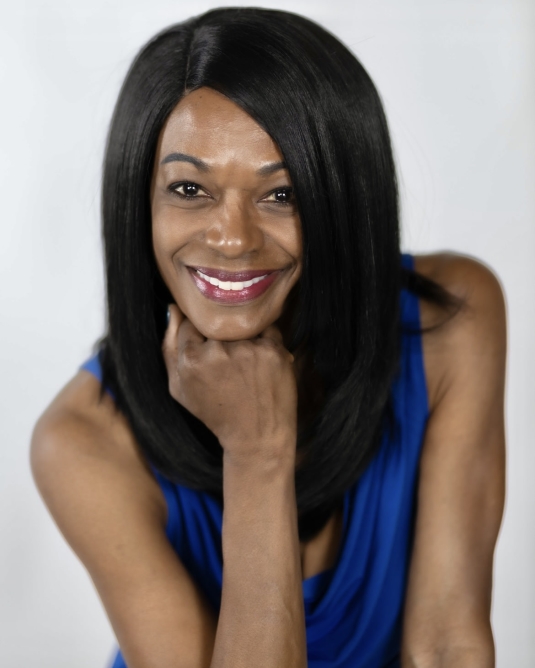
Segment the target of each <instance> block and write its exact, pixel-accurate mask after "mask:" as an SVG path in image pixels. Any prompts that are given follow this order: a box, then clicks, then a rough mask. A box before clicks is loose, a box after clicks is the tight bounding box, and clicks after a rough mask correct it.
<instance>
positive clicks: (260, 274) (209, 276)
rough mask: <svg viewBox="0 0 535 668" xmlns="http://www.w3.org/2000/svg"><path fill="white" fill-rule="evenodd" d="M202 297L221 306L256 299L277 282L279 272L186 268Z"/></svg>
mask: <svg viewBox="0 0 535 668" xmlns="http://www.w3.org/2000/svg"><path fill="white" fill-rule="evenodd" d="M188 270H189V272H190V275H191V277H192V279H193V281H194V283H195V285H196V286H197V288H198V289H199V291H200V292H201V294H202V295H203V296H204V297H207V298H208V299H211V300H212V301H216V302H219V303H223V304H238V303H242V302H248V301H251V300H252V299H257V298H258V297H260V295H262V294H263V293H264V292H266V290H267V289H268V288H269V287H270V286H271V285H272V284H273V283H274V282H275V281H276V280H277V278H278V277H279V275H280V273H281V271H280V270H272V269H269V270H256V271H241V272H227V271H221V270H218V269H207V268H205V267H188Z"/></svg>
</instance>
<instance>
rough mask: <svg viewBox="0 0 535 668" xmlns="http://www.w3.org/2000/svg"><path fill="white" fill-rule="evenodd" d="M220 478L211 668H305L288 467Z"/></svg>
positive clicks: (237, 468) (229, 469) (254, 467)
mask: <svg viewBox="0 0 535 668" xmlns="http://www.w3.org/2000/svg"><path fill="white" fill-rule="evenodd" d="M223 471H224V474H223V481H224V483H223V485H224V514H223V560H224V570H223V591H222V600H221V610H220V615H219V621H218V627H217V634H216V641H215V647H214V654H213V658H212V664H211V666H212V668H227V667H229V668H230V667H231V668H240V667H244V668H245V667H246V668H250V666H251V665H254V666H255V667H256V668H272V667H273V668H286V667H288V668H305V667H306V665H307V660H306V633H305V620H304V608H303V595H302V573H301V564H300V551H299V538H298V530H297V509H296V501H295V484H294V464H292V462H287V463H284V464H283V463H279V464H273V465H269V466H268V465H260V464H257V463H248V464H244V463H240V464H236V463H235V462H231V461H228V460H225V464H224V469H223Z"/></svg>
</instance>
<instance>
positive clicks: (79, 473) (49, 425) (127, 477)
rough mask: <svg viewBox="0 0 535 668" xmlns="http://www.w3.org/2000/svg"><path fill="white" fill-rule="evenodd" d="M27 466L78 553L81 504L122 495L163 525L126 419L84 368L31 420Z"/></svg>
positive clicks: (114, 501) (161, 507) (113, 502)
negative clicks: (133, 493) (39, 414)
mask: <svg viewBox="0 0 535 668" xmlns="http://www.w3.org/2000/svg"><path fill="white" fill-rule="evenodd" d="M31 465H32V472H33V475H34V479H35V482H36V484H37V486H38V488H39V491H40V492H41V495H42V497H43V499H44V501H45V503H46V505H47V506H48V508H49V510H50V512H51V514H52V516H53V517H54V519H55V521H56V523H57V524H58V525H59V528H60V529H61V530H62V532H63V533H64V535H65V537H66V538H67V540H68V541H69V542H70V543H71V546H72V547H73V549H74V550H75V551H77V552H79V551H82V552H83V551H84V544H83V537H82V536H78V529H77V527H79V526H80V522H79V519H80V517H81V516H82V515H83V514H84V513H85V512H87V510H86V507H87V506H92V507H93V509H95V507H96V506H97V505H100V506H101V507H102V509H103V510H104V509H105V508H106V506H109V507H110V508H113V507H117V505H118V499H119V498H120V497H125V495H126V496H128V497H130V498H132V500H133V499H136V501H135V502H134V503H135V504H139V506H140V507H139V508H138V511H140V512H144V513H147V514H148V515H150V516H152V518H153V519H156V520H158V521H159V522H160V523H161V524H162V525H163V524H164V523H165V512H166V511H165V504H164V500H163V497H162V494H161V491H160V489H159V487H158V484H157V482H156V481H155V479H154V477H153V476H152V473H151V472H150V470H149V468H148V467H147V464H146V463H145V461H144V459H143V457H142V455H141V453H140V452H139V449H138V446H137V444H136V441H135V438H134V436H133V434H132V431H131V429H130V427H129V425H128V423H127V421H126V419H125V418H124V416H123V415H122V414H121V413H120V412H118V411H117V410H116V408H115V405H114V403H113V400H112V399H111V398H110V397H109V396H108V395H107V394H105V395H103V396H102V397H101V396H100V383H99V382H98V381H97V380H96V378H94V377H93V376H92V375H91V374H89V373H88V372H86V371H80V372H78V373H77V374H76V376H74V378H73V379H72V380H71V381H70V382H69V383H67V385H66V386H65V387H64V388H63V389H62V390H61V391H60V392H59V394H58V395H57V396H56V397H55V399H54V400H53V401H52V403H51V404H50V406H49V407H48V408H47V409H46V410H45V411H44V413H43V414H42V415H41V417H40V418H39V420H38V421H37V424H36V425H35V428H34V431H33V435H32V443H31ZM133 490H136V494H135V495H131V494H129V492H130V491H133ZM80 556H82V557H83V555H80Z"/></svg>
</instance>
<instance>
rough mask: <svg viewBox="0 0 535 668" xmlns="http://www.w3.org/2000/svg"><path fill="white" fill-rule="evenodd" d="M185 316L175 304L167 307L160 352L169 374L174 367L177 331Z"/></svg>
mask: <svg viewBox="0 0 535 668" xmlns="http://www.w3.org/2000/svg"><path fill="white" fill-rule="evenodd" d="M184 319H185V316H184V314H183V313H182V311H181V310H180V309H179V308H178V306H177V305H176V304H169V305H168V307H167V329H166V330H165V335H164V337H163V342H162V352H163V356H164V360H165V363H166V366H167V372H168V373H169V371H170V367H171V365H172V366H175V367H176V356H177V339H178V329H179V327H180V325H181V324H182V322H183V321H184Z"/></svg>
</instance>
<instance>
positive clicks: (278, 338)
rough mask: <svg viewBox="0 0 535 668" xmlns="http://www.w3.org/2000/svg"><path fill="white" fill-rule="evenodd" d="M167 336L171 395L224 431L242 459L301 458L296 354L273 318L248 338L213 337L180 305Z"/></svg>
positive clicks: (223, 440) (229, 451) (230, 451)
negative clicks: (297, 452) (298, 450)
mask: <svg viewBox="0 0 535 668" xmlns="http://www.w3.org/2000/svg"><path fill="white" fill-rule="evenodd" d="M169 311H170V319H169V324H168V326H167V331H166V333H165V338H164V341H163V347H162V350H163V355H164V360H165V364H166V366H167V373H168V377H169V392H170V394H171V396H172V397H173V398H174V399H175V400H176V401H178V402H179V403H180V404H182V406H184V407H185V408H187V410H188V411H190V413H192V414H193V415H195V416H196V417H197V418H198V419H199V420H201V421H202V422H204V424H205V425H206V426H207V427H208V428H209V429H210V430H211V431H212V432H213V433H214V434H215V435H216V436H217V438H218V439H219V442H220V444H221V446H222V447H223V449H224V451H225V456H231V458H232V459H234V460H236V461H249V460H252V461H272V460H273V459H274V458H275V459H278V458H281V459H285V460H287V459H288V457H289V458H290V459H291V460H292V461H294V460H295V444H296V434H297V388H296V381H295V374H294V370H293V355H291V353H289V352H288V351H287V350H286V349H285V348H284V346H283V344H282V335H281V333H280V331H279V330H278V329H277V328H276V327H275V326H274V325H271V326H269V327H268V328H267V329H266V330H264V331H263V332H262V333H261V334H260V335H259V336H258V337H257V338H255V339H251V340H246V341H214V340H210V339H205V338H204V336H202V335H201V334H200V332H199V331H198V330H197V329H196V328H195V327H194V325H193V324H192V323H191V322H190V321H189V320H188V319H187V318H185V316H184V315H183V314H182V313H181V312H180V310H179V309H178V307H177V306H176V305H174V304H173V305H171V306H170V307H169Z"/></svg>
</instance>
